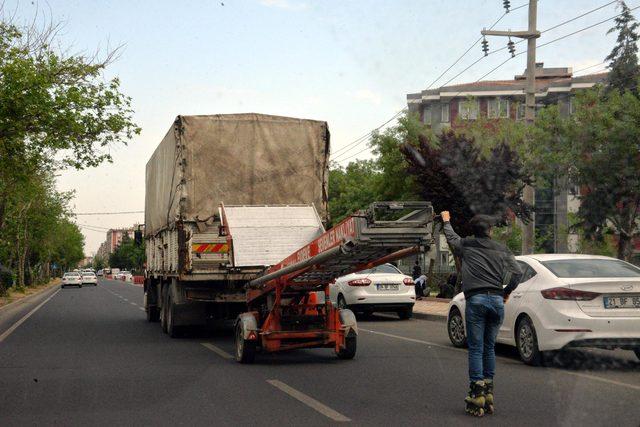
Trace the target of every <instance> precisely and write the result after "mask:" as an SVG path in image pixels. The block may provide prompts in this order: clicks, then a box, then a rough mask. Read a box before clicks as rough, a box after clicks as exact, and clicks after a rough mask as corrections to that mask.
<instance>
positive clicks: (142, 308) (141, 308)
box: [138, 307, 146, 311]
mask: <svg viewBox="0 0 640 427" xmlns="http://www.w3.org/2000/svg"><path fill="white" fill-rule="evenodd" d="M138 308H139V309H140V310H142V311H146V310H145V309H144V307H138Z"/></svg>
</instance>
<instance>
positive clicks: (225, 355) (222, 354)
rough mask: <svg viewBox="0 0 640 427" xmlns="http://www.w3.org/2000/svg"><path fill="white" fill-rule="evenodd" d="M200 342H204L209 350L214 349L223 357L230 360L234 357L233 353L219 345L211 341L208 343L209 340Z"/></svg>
mask: <svg viewBox="0 0 640 427" xmlns="http://www.w3.org/2000/svg"><path fill="white" fill-rule="evenodd" d="M200 344H202V345H203V346H205V347H206V348H208V349H209V350H211V351H213V352H214V353H215V354H217V355H218V356H220V357H222V358H223V359H228V360H231V359H233V356H232V355H230V354H229V353H227V352H226V351H224V350H223V349H221V348H220V347H217V346H215V345H213V344H211V343H208V342H201V343H200Z"/></svg>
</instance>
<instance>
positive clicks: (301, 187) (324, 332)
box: [144, 114, 433, 363]
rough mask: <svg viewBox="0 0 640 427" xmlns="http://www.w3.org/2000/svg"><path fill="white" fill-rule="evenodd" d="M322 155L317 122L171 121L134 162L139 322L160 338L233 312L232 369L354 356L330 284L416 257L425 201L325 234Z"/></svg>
mask: <svg viewBox="0 0 640 427" xmlns="http://www.w3.org/2000/svg"><path fill="white" fill-rule="evenodd" d="M328 159H329V130H328V127H327V124H326V122H322V121H314V120H303V119H295V118H289V117H279V116H268V115H261V114H232V115H212V116H178V117H177V118H176V120H175V121H174V123H173V126H172V127H171V129H170V130H169V132H168V133H167V134H166V136H165V137H164V139H163V140H162V142H161V143H160V145H159V146H158V147H157V148H156V150H155V152H154V153H153V155H152V156H151V159H150V160H149V161H148V163H147V166H146V194H145V242H146V246H145V250H146V267H145V279H144V307H145V311H146V313H147V320H149V321H151V322H157V321H160V324H161V326H162V329H163V331H164V332H166V333H167V334H169V335H170V336H171V337H177V336H180V335H182V333H183V332H184V329H185V327H187V326H194V325H203V324H207V323H208V322H209V321H212V320H235V324H234V331H235V333H234V336H235V345H236V349H235V358H236V360H237V361H238V362H241V363H251V362H253V360H254V358H255V356H256V353H257V352H258V351H264V352H278V351H286V350H293V349H299V348H330V349H333V350H334V351H335V353H336V355H337V356H338V357H339V358H342V359H350V358H353V357H354V356H355V353H356V348H357V344H356V343H357V334H358V328H357V323H356V319H355V316H354V314H353V313H352V312H351V310H349V309H341V308H338V307H334V306H333V305H332V304H331V301H330V298H329V286H330V284H331V282H332V281H333V280H335V279H336V278H337V277H340V276H341V275H344V274H347V273H350V272H355V271H359V270H362V269H366V268H371V267H373V266H376V265H380V264H382V263H385V262H389V261H393V260H396V259H399V258H402V257H405V256H408V255H411V254H415V253H417V252H420V251H425V250H426V247H427V246H428V245H429V244H430V241H431V240H430V239H431V235H432V233H431V231H430V229H429V228H428V224H430V223H431V222H432V219H433V209H432V207H431V205H430V204H429V203H427V202H379V203H374V204H372V205H371V206H370V207H369V208H368V209H364V210H361V211H358V212H354V213H353V214H352V215H349V216H348V217H347V218H345V219H344V220H343V221H341V222H340V223H338V224H337V225H336V226H334V227H332V228H330V229H329V230H325V225H326V222H327V216H328V214H327V178H328ZM409 285H411V284H409Z"/></svg>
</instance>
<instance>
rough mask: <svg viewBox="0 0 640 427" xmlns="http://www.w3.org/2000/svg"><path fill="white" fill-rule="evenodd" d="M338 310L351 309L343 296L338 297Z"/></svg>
mask: <svg viewBox="0 0 640 427" xmlns="http://www.w3.org/2000/svg"><path fill="white" fill-rule="evenodd" d="M338 308H339V309H340V310H344V309H345V308H349V306H348V305H347V300H345V299H344V296H342V294H340V295H338Z"/></svg>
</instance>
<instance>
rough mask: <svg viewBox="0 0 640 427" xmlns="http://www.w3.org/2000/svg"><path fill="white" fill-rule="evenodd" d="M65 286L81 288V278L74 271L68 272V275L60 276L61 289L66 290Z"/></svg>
mask: <svg viewBox="0 0 640 427" xmlns="http://www.w3.org/2000/svg"><path fill="white" fill-rule="evenodd" d="M67 286H77V287H79V288H81V287H82V276H81V275H80V273H78V272H76V271H70V272H68V273H64V276H62V288H63V289H64V288H66V287H67Z"/></svg>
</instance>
